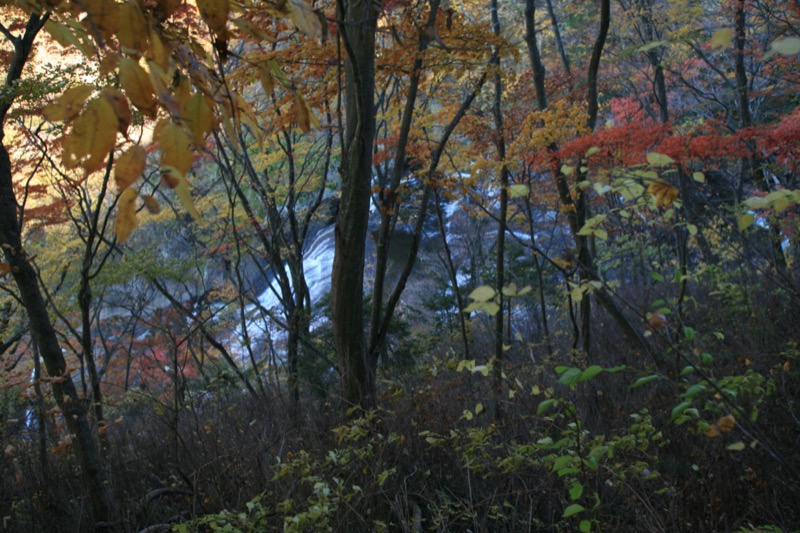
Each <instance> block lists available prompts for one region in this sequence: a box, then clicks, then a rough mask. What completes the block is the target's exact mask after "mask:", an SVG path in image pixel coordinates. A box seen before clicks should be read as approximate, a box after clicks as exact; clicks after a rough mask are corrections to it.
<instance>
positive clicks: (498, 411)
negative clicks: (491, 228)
mask: <svg viewBox="0 0 800 533" xmlns="http://www.w3.org/2000/svg"><path fill="white" fill-rule="evenodd" d="M490 9H491V12H492V29H493V31H494V34H495V35H496V36H500V34H501V31H500V16H499V13H498V11H497V10H498V5H497V0H491V4H490ZM494 64H495V67H496V68H495V71H494V101H493V102H492V114H493V116H494V129H495V136H496V140H495V148H496V150H497V160H498V161H499V162H500V164H501V167H500V176H499V178H500V209H499V213H498V215H497V217H498V223H497V243H496V251H495V253H496V255H495V276H496V278H495V291H496V292H497V298H498V302H497V303H498V305H499V306H500V310H499V311H498V312H497V314H496V315H495V316H494V359H495V360H494V389H495V418H497V419H500V418H502V417H503V409H502V397H503V395H502V392H503V351H504V347H503V345H504V344H505V341H506V339H505V336H504V335H503V322H504V317H503V307H504V300H505V298H504V296H503V287H504V286H505V282H506V281H505V264H506V262H505V254H506V222H507V221H506V218H507V216H508V186H509V178H510V176H509V172H508V167H507V166H506V163H505V160H506V139H505V132H504V131H503V107H502V103H503V80H502V78H501V77H500V72H499V67H500V56H499V55H498V54H497V53H495V55H494ZM535 78H539V79H540V81H541V82H542V83H543V82H544V69H542V70H541V72H539V73H537V74H535ZM540 105H541V104H540Z"/></svg>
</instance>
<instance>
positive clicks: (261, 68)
mask: <svg viewBox="0 0 800 533" xmlns="http://www.w3.org/2000/svg"><path fill="white" fill-rule="evenodd" d="M256 73H257V74H258V81H260V82H261V87H262V88H263V89H264V93H265V94H267V95H269V94H272V91H273V89H275V80H274V79H273V78H272V73H271V72H270V69H269V66H267V65H264V64H260V65H258V71H257V72H256Z"/></svg>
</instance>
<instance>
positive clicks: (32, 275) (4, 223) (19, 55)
mask: <svg viewBox="0 0 800 533" xmlns="http://www.w3.org/2000/svg"><path fill="white" fill-rule="evenodd" d="M46 20H47V17H46V16H45V17H40V16H39V15H35V14H34V15H31V16H30V18H29V19H28V22H27V25H26V27H25V32H24V34H23V35H22V36H21V37H13V36H7V37H10V39H9V40H11V42H12V43H13V45H14V53H13V56H12V57H11V62H10V65H9V68H8V71H7V73H6V81H5V87H6V89H10V88H12V87H14V85H15V84H16V83H17V82H18V81H19V80H20V79H21V77H22V71H23V68H24V67H25V64H26V63H27V61H28V59H29V57H30V53H31V50H32V48H33V42H34V39H35V38H36V35H37V34H38V33H39V31H40V30H41V29H42V28H43V27H44V24H45V22H46ZM8 92H9V94H10V95H11V96H10V97H7V98H4V99H3V101H2V102H1V103H0V247H2V249H3V255H4V256H5V260H6V262H7V263H8V264H9V266H10V268H11V274H12V277H13V278H14V282H15V283H16V285H17V288H18V289H19V296H20V299H21V301H22V304H23V306H24V307H25V310H26V312H27V314H28V319H29V321H30V330H31V336H32V337H33V342H34V343H35V344H36V346H38V348H39V352H40V354H41V357H42V360H43V361H44V365H45V369H46V370H47V374H48V376H50V377H51V378H55V379H54V380H53V382H52V390H53V396H54V397H55V400H56V403H57V404H58V406H59V408H60V409H61V413H62V414H63V416H64V420H65V422H66V424H67V428H68V430H69V431H70V433H71V434H72V435H74V437H75V452H76V455H77V457H78V463H79V464H80V467H81V471H82V474H83V477H84V481H85V483H86V487H87V490H88V494H89V499H90V501H91V508H92V518H93V520H94V523H95V524H96V525H99V524H108V523H109V521H110V520H111V519H113V518H114V514H115V513H114V506H113V503H112V500H111V497H110V494H109V491H108V488H107V485H106V478H105V473H104V472H103V466H102V461H101V458H100V452H99V450H98V446H97V443H96V441H95V438H94V437H95V435H94V431H93V429H92V425H91V423H90V421H89V415H88V409H87V405H86V401H85V399H84V398H81V397H80V396H79V395H78V390H77V388H76V387H75V384H74V383H73V381H72V378H71V377H70V375H69V373H68V372H67V363H66V360H65V359H64V353H63V352H62V350H61V346H60V345H59V343H58V338H57V337H56V332H55V328H54V327H53V324H52V322H51V321H50V315H49V313H48V311H47V306H46V304H45V301H44V298H43V297H42V291H41V288H40V287H39V281H38V278H37V275H36V270H35V269H34V268H33V265H32V264H31V258H30V257H29V256H28V255H27V253H26V252H25V249H24V248H23V247H22V235H21V233H22V228H21V227H20V221H21V217H19V218H18V215H19V214H20V208H19V205H18V204H17V199H16V196H15V194H14V185H13V174H12V170H11V158H10V156H9V153H8V150H7V149H6V146H5V144H4V143H3V137H4V136H5V119H6V117H7V114H8V111H9V109H10V108H11V106H12V105H13V101H14V98H13V94H14V93H13V90H10V91H8Z"/></svg>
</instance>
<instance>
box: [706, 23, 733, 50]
mask: <svg viewBox="0 0 800 533" xmlns="http://www.w3.org/2000/svg"><path fill="white" fill-rule="evenodd" d="M731 39H733V29H731V28H720V29H718V30H717V31H715V32H714V34H713V35H712V36H711V42H710V44H711V48H715V49H718V50H724V49H725V48H728V47H729V46H730V45H731Z"/></svg>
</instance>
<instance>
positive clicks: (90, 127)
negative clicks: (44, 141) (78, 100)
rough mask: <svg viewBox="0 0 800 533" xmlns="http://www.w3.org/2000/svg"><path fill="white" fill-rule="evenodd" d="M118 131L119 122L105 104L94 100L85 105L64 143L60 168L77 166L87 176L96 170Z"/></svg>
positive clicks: (104, 101)
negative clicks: (62, 164)
mask: <svg viewBox="0 0 800 533" xmlns="http://www.w3.org/2000/svg"><path fill="white" fill-rule="evenodd" d="M118 127H119V120H117V115H116V113H114V109H113V108H112V107H111V104H110V103H109V102H108V100H106V99H105V98H95V99H94V100H92V101H91V102H89V104H88V105H87V106H86V109H84V111H83V113H81V115H80V116H79V117H78V118H77V119H75V124H74V125H73V126H72V131H71V132H70V134H69V135H68V136H67V138H66V139H65V140H64V152H63V161H64V166H65V167H67V168H75V167H76V166H78V165H81V166H83V168H84V169H85V170H86V172H87V173H90V172H94V171H96V170H100V168H101V167H102V166H103V163H104V162H105V158H106V156H107V155H108V153H109V152H111V150H112V149H113V148H114V145H115V144H116V142H117V128H118Z"/></svg>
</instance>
